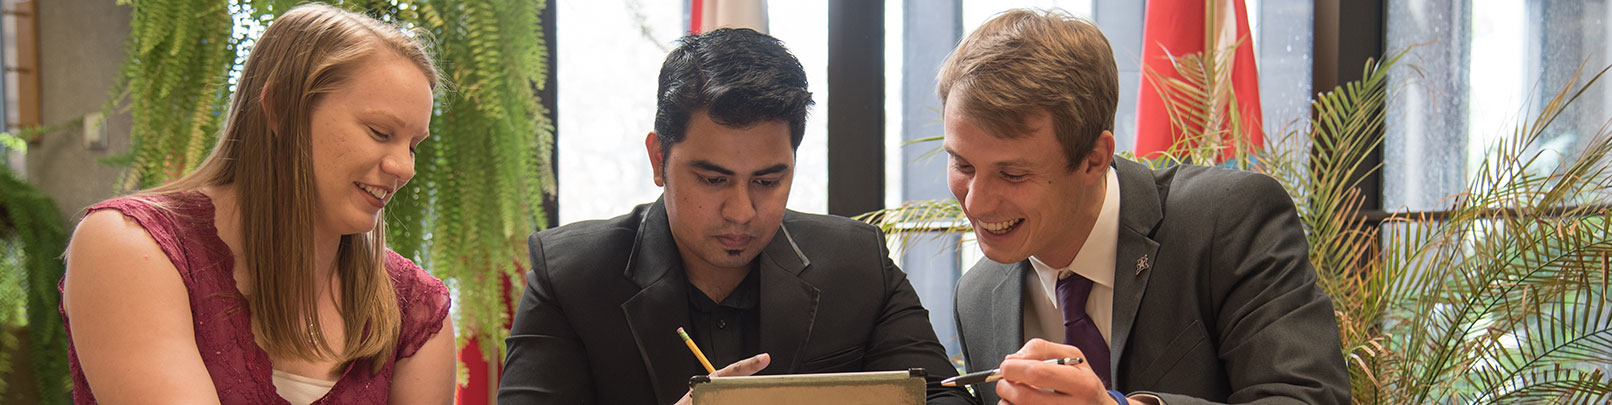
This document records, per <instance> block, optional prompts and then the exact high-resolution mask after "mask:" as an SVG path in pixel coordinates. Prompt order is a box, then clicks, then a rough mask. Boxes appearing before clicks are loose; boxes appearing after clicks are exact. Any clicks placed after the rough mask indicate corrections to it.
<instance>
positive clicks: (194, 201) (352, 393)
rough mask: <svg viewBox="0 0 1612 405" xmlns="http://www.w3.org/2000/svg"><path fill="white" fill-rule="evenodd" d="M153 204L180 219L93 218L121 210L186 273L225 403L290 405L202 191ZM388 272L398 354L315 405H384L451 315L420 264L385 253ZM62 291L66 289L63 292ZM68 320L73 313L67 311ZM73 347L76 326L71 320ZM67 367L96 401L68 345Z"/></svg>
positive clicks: (131, 205) (200, 339) (86, 396)
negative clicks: (396, 312) (397, 317)
mask: <svg viewBox="0 0 1612 405" xmlns="http://www.w3.org/2000/svg"><path fill="white" fill-rule="evenodd" d="M153 199H156V200H159V201H163V202H164V203H165V204H168V205H169V206H170V207H171V209H172V210H173V213H172V214H170V213H168V212H164V211H162V210H159V209H157V208H154V207H152V206H150V205H149V204H147V203H145V202H142V201H139V200H135V199H131V198H119V199H114V200H110V201H106V202H103V203H100V204H97V205H95V206H93V207H90V208H89V211H90V212H93V211H96V210H102V209H114V210H118V211H120V212H122V213H123V215H125V216H128V217H129V218H133V219H134V220H135V221H137V222H139V224H140V226H141V227H144V228H145V229H146V232H147V233H150V234H151V237H152V239H155V240H156V242H157V245H158V246H161V247H162V250H163V252H164V253H167V255H168V260H170V261H172V262H173V264H174V267H176V268H178V269H179V276H180V278H182V279H183V280H184V282H185V288H186V289H187V290H189V295H190V315H191V317H192V318H193V319H194V321H195V329H196V348H197V349H198V350H200V351H201V357H202V362H203V363H205V364H206V365H207V373H208V374H209V375H210V376H211V377H212V379H213V386H214V387H216V388H217V389H218V399H219V400H220V402H222V403H225V404H287V403H288V402H286V400H285V399H283V398H281V397H280V396H279V394H277V393H275V388H274V383H273V378H272V377H271V376H272V373H273V365H272V364H271V363H270V362H269V355H268V353H267V352H264V351H263V349H262V348H261V347H259V346H258V345H257V342H256V341H255V340H254V339H253V334H252V322H251V319H250V318H249V316H250V315H249V313H248V310H247V307H246V298H245V297H243V296H242V295H241V294H240V291H239V290H237V289H236V287H235V278H234V276H233V274H234V272H233V270H234V264H235V262H234V260H233V257H232V256H231V254H230V251H229V247H228V246H225V245H224V241H223V240H222V239H219V238H218V230H217V229H216V228H214V227H213V203H212V200H210V199H209V198H207V196H206V195H204V194H201V193H198V192H186V193H176V194H166V195H158V196H155V197H154V198H153ZM386 270H387V272H388V273H390V274H391V276H392V284H393V286H394V287H395V288H396V289H397V305H398V307H399V309H401V315H402V321H403V325H402V328H401V332H400V333H399V335H398V345H397V352H396V354H395V355H394V356H393V358H391V359H388V360H387V362H386V365H385V366H384V367H382V368H381V371H380V372H379V373H371V372H370V370H371V368H370V367H368V365H367V364H365V363H364V362H352V363H349V365H348V366H347V368H346V369H345V370H344V371H342V374H341V379H339V380H337V381H336V385H335V386H333V387H331V388H330V391H329V392H328V393H326V394H325V396H324V397H323V398H320V399H319V400H318V401H315V402H314V403H315V404H353V403H385V402H387V394H388V393H389V392H390V389H391V380H392V370H393V368H394V367H395V366H396V364H397V360H398V359H403V358H407V357H410V356H413V355H414V353H415V352H416V351H418V350H419V349H420V346H422V345H424V344H425V342H426V340H428V339H430V338H431V336H433V335H434V334H435V333H436V332H437V330H438V328H440V327H441V325H442V320H443V318H444V317H445V316H447V314H448V305H449V298H448V289H447V288H446V287H444V286H443V284H442V281H441V280H438V279H436V278H435V277H432V276H431V275H430V274H426V272H425V271H424V270H422V269H420V267H419V266H416V265H415V264H414V262H411V261H409V260H408V259H405V258H403V257H402V256H399V255H398V254H397V253H396V252H393V251H391V250H390V249H388V250H387V251H386ZM58 288H59V287H58ZM62 320H63V321H64V322H67V321H68V319H67V313H66V311H62ZM67 323H68V325H67V334H68V337H69V342H71V337H72V333H73V332H72V324H71V322H67ZM67 350H68V352H67V355H68V362H69V363H68V364H69V367H70V368H71V369H72V373H73V400H74V402H75V403H79V404H92V403H95V395H94V394H93V393H92V392H91V391H92V387H90V386H89V383H88V382H87V381H86V380H85V379H84V372H83V370H81V369H79V364H78V353H77V351H76V350H75V349H74V348H73V346H72V345H71V343H69V345H68V348H67Z"/></svg>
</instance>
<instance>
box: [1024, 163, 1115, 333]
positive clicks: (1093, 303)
mask: <svg viewBox="0 0 1612 405" xmlns="http://www.w3.org/2000/svg"><path fill="white" fill-rule="evenodd" d="M1107 177H1108V181H1107V183H1108V186H1107V187H1105V188H1104V192H1103V207H1102V209H1101V210H1100V211H1098V213H1097V222H1096V223H1095V224H1093V225H1092V228H1091V233H1090V234H1088V235H1086V243H1085V244H1083V245H1081V246H1080V252H1079V253H1077V254H1075V260H1073V261H1070V262H1069V266H1068V267H1064V268H1061V269H1059V268H1053V267H1052V266H1048V265H1047V264H1046V263H1043V262H1041V259H1037V258H1035V257H1034V256H1031V257H1030V265H1031V266H1032V267H1034V268H1035V277H1031V278H1028V279H1026V280H1025V281H1024V339H1025V340H1030V339H1031V338H1041V339H1045V340H1046V341H1049V342H1053V343H1063V338H1064V336H1063V312H1062V311H1059V310H1058V279H1060V278H1062V277H1065V276H1067V275H1070V274H1079V275H1081V276H1083V277H1086V278H1087V279H1090V280H1091V281H1092V288H1091V295H1090V296H1088V297H1086V315H1087V316H1090V317H1091V320H1092V323H1094V324H1096V325H1097V330H1098V331H1100V332H1102V333H1103V341H1105V342H1112V341H1113V339H1112V338H1110V337H1109V334H1110V330H1111V329H1113V320H1114V260H1115V259H1114V257H1115V255H1116V254H1117V253H1116V250H1115V249H1116V248H1117V246H1118V243H1119V176H1118V175H1116V174H1115V173H1114V168H1113V167H1109V168H1108V176H1107Z"/></svg>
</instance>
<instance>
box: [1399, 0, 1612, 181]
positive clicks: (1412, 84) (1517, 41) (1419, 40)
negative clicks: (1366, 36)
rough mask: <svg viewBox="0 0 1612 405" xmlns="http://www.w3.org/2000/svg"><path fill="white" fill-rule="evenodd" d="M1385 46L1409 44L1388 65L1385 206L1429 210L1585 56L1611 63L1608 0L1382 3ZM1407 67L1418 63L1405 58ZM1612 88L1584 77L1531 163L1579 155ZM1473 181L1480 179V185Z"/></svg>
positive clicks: (1538, 169) (1596, 65) (1550, 165)
mask: <svg viewBox="0 0 1612 405" xmlns="http://www.w3.org/2000/svg"><path fill="white" fill-rule="evenodd" d="M1387 4H1388V8H1387V19H1388V21H1387V24H1386V27H1387V33H1386V41H1387V52H1389V53H1393V52H1397V51H1400V50H1403V49H1406V48H1409V47H1413V46H1414V47H1415V48H1414V49H1413V50H1411V52H1410V53H1409V54H1408V55H1407V56H1406V57H1405V59H1403V60H1402V61H1401V62H1400V66H1398V67H1396V68H1395V69H1394V70H1393V71H1391V73H1390V80H1391V89H1390V90H1391V93H1390V96H1389V102H1390V107H1389V109H1388V111H1387V114H1388V116H1387V123H1386V124H1387V125H1386V130H1387V133H1386V143H1385V145H1384V156H1383V160H1384V161H1385V162H1393V164H1389V165H1385V167H1384V169H1383V198H1384V204H1383V206H1384V208H1385V209H1387V210H1389V211H1394V210H1411V211H1430V210H1441V209H1444V208H1446V206H1447V205H1448V204H1449V203H1450V201H1447V200H1446V199H1445V197H1447V196H1450V195H1452V194H1455V193H1458V192H1461V191H1462V190H1464V189H1465V188H1466V186H1467V183H1468V182H1469V181H1471V179H1472V177H1473V175H1474V174H1476V172H1477V169H1478V168H1479V165H1480V164H1481V163H1482V162H1483V159H1484V156H1485V154H1486V153H1487V152H1489V151H1491V150H1493V149H1494V148H1495V147H1496V145H1497V144H1498V143H1499V142H1500V141H1501V140H1503V139H1506V138H1508V137H1509V136H1510V135H1511V133H1512V130H1513V129H1514V128H1515V127H1516V126H1517V124H1518V123H1519V120H1523V121H1531V120H1532V119H1533V118H1534V117H1535V116H1536V115H1537V114H1538V113H1539V111H1540V109H1541V108H1542V107H1543V106H1544V104H1545V103H1546V102H1548V101H1549V98H1550V97H1551V96H1552V95H1553V94H1554V93H1555V92H1556V91H1557V90H1559V89H1561V88H1562V86H1564V85H1566V84H1568V80H1569V79H1570V78H1571V75H1572V73H1573V71H1575V70H1577V69H1578V67H1579V65H1580V64H1584V66H1585V70H1586V74H1585V76H1586V77H1581V78H1580V83H1582V81H1583V80H1587V79H1588V77H1587V76H1589V75H1591V74H1593V73H1594V72H1595V71H1598V70H1599V69H1600V68H1601V67H1604V66H1606V65H1607V63H1608V59H1607V53H1608V51H1612V46H1609V45H1607V44H1608V41H1607V40H1608V37H1609V34H1612V32H1609V26H1608V25H1607V24H1606V22H1605V21H1606V19H1607V18H1608V17H1609V16H1612V10H1609V8H1608V7H1607V5H1606V4H1605V2H1568V1H1545V2H1538V1H1524V0H1496V1H1482V2H1471V1H1456V0H1429V1H1407V0H1390V1H1388V2H1387ZM1412 67H1414V68H1412ZM1609 101H1612V93H1609V92H1608V91H1607V90H1605V86H1604V85H1600V86H1596V87H1592V88H1590V90H1589V92H1588V93H1586V94H1585V95H1584V96H1583V97H1581V98H1580V99H1579V101H1578V102H1576V103H1575V104H1574V105H1573V106H1572V107H1570V108H1569V110H1568V111H1567V112H1566V113H1565V114H1564V115H1562V117H1561V118H1559V119H1558V120H1557V121H1556V122H1555V123H1553V124H1551V127H1549V128H1548V129H1547V130H1546V131H1545V133H1544V134H1543V136H1542V137H1541V139H1540V140H1539V142H1538V143H1536V146H1538V147H1539V149H1538V150H1539V151H1541V152H1543V154H1542V155H1541V156H1540V159H1539V160H1538V161H1536V162H1534V164H1533V166H1530V170H1531V171H1533V172H1534V173H1538V174H1544V173H1550V172H1552V171H1555V170H1557V169H1558V168H1559V167H1560V166H1561V165H1563V164H1565V163H1567V162H1571V161H1572V160H1573V159H1575V158H1576V157H1577V153H1576V152H1575V151H1578V150H1581V149H1582V146H1583V145H1585V144H1586V143H1587V142H1589V140H1590V138H1591V137H1593V136H1594V135H1595V134H1596V133H1597V132H1598V131H1599V130H1600V129H1601V128H1602V126H1603V125H1604V124H1606V121H1605V119H1604V117H1606V116H1607V112H1608V103H1609ZM1476 186H1480V187H1481V185H1476Z"/></svg>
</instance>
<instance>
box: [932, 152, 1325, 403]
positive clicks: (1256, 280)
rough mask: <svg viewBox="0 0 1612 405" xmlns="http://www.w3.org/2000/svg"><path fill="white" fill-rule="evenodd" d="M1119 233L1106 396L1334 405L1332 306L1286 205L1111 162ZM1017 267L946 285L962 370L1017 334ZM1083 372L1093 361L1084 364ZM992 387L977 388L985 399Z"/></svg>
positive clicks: (1214, 183)
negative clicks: (952, 290) (1110, 384)
mask: <svg viewBox="0 0 1612 405" xmlns="http://www.w3.org/2000/svg"><path fill="white" fill-rule="evenodd" d="M1114 169H1115V172H1116V175H1117V176H1118V177H1119V184H1120V187H1119V191H1120V209H1119V216H1120V222H1119V224H1120V226H1119V240H1118V242H1119V243H1118V246H1117V250H1118V251H1117V252H1116V253H1117V254H1116V255H1115V267H1114V318H1113V324H1112V333H1111V336H1112V338H1111V339H1110V342H1109V343H1110V345H1109V353H1110V358H1111V361H1112V364H1108V365H1107V366H1108V367H1109V369H1110V375H1112V376H1114V384H1115V387H1116V388H1117V389H1118V390H1119V391H1121V392H1125V393H1128V394H1129V393H1136V392H1148V393H1153V394H1155V395H1158V396H1160V397H1161V398H1162V399H1164V400H1165V402H1167V403H1169V404H1172V405H1175V404H1183V403H1201V402H1267V403H1278V402H1283V403H1301V402H1302V403H1310V404H1343V403H1348V402H1349V374H1348V371H1347V369H1346V365H1345V363H1344V359H1343V354H1342V350H1341V344H1340V343H1339V338H1338V326H1337V321H1336V320H1335V319H1334V318H1333V311H1332V301H1331V299H1330V298H1328V297H1327V296H1326V294H1324V293H1322V291H1321V290H1320V288H1318V287H1317V286H1316V285H1315V282H1316V275H1315V270H1314V269H1313V268H1312V267H1311V266H1310V262H1309V253H1308V247H1307V246H1306V243H1305V238H1304V230H1303V228H1302V227H1301V226H1300V224H1299V220H1298V216H1297V214H1296V212H1295V211H1294V209H1293V203H1292V200H1291V199H1290V198H1289V197H1288V194H1287V193H1286V191H1285V190H1283V189H1282V187H1281V185H1280V184H1278V183H1277V182H1276V181H1275V180H1273V179H1271V178H1269V177H1266V176H1264V175H1260V174H1256V173H1252V172H1244V171H1235V170H1229V169H1222V168H1211V167H1204V166H1191V165H1179V166H1174V167H1171V168H1167V169H1163V170H1158V171H1154V170H1151V169H1148V168H1147V167H1146V166H1143V165H1141V164H1138V163H1135V162H1131V161H1128V160H1124V159H1120V158H1115V159H1114ZM1034 272H1035V270H1034V269H1033V268H1032V267H1031V266H1030V263H1029V261H1028V260H1026V261H1023V262H1019V263H1013V264H1002V263H996V262H993V261H991V260H989V259H984V260H981V261H980V262H979V263H977V264H975V265H974V268H973V269H972V270H970V271H968V272H967V273H964V274H963V277H962V279H961V280H959V281H958V286H957V295H956V297H957V298H956V308H957V312H956V315H957V325H958V329H959V334H960V335H961V340H962V344H963V351H964V356H965V358H966V360H967V363H968V369H969V370H970V371H977V370H988V369H991V368H995V367H997V365H998V364H1000V363H1001V361H1002V357H1003V356H1006V355H1008V354H1010V353H1013V352H1015V351H1018V349H1019V348H1020V347H1021V346H1023V345H1024V342H1025V341H1026V340H1027V339H1026V338H1025V336H1024V331H1023V329H1022V326H1023V319H1024V317H1023V313H1024V312H1023V308H1024V291H1023V290H1024V282H1025V279H1026V278H1027V277H1033V273H1034ZM1093 366H1096V365H1093ZM995 389H996V387H995V384H994V383H993V384H989V385H983V386H979V388H977V389H976V392H978V393H980V394H981V396H982V397H983V398H984V399H985V402H986V403H996V401H997V397H996V391H995Z"/></svg>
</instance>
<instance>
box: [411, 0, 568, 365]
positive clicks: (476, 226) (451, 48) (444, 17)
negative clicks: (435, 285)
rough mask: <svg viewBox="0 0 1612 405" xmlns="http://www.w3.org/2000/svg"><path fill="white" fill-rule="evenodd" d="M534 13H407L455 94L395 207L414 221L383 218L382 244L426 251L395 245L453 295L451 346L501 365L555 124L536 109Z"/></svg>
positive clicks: (474, 3)
mask: <svg viewBox="0 0 1612 405" xmlns="http://www.w3.org/2000/svg"><path fill="white" fill-rule="evenodd" d="M543 6H544V4H543V3H542V2H531V1H512V0H458V1H431V2H419V3H415V4H414V6H413V7H411V8H414V9H417V13H416V15H415V18H417V19H418V20H416V21H415V23H416V24H417V26H420V27H426V28H428V29H429V30H430V31H431V34H432V36H433V37H434V41H435V50H436V52H437V58H438V63H439V66H441V68H442V70H443V71H444V72H445V73H446V75H447V77H448V78H449V80H450V82H451V83H452V84H453V86H454V90H453V91H449V92H445V93H444V94H442V95H441V96H439V97H438V108H437V110H438V114H437V115H436V116H435V117H433V118H432V120H431V126H432V133H433V134H434V135H433V137H434V138H436V139H434V140H432V141H428V142H427V143H426V144H429V146H425V145H426V144H422V148H421V150H420V152H419V155H417V157H416V173H417V174H416V176H415V180H414V182H416V183H417V184H411V185H410V187H416V190H415V191H413V192H411V194H410V195H409V196H407V198H406V201H404V203H403V205H402V206H401V207H400V208H402V209H406V210H409V211H411V212H417V213H420V214H421V215H420V216H405V215H401V213H395V215H392V216H390V218H391V223H389V225H390V226H391V228H390V229H393V230H394V231H392V235H390V236H391V237H392V239H389V240H401V239H405V238H412V240H422V241H425V242H424V243H422V244H418V245H399V246H402V247H403V248H404V249H407V250H409V251H411V252H412V254H416V255H419V254H422V253H427V252H429V256H430V259H429V261H428V263H429V264H430V265H431V267H430V269H431V272H432V274H435V275H437V276H439V277H443V278H444V279H448V280H450V282H451V283H452V284H453V285H454V286H455V288H456V290H457V291H458V298H457V300H456V301H455V305H456V306H458V308H459V311H458V314H459V317H458V318H457V319H456V324H457V327H458V328H459V332H460V333H459V336H460V338H461V339H462V340H464V339H468V340H474V341H476V343H477V345H478V346H479V347H481V348H482V350H483V354H484V356H485V357H486V358H488V359H497V358H502V356H503V349H502V348H503V337H504V335H505V334H507V332H506V330H505V326H504V325H505V324H506V322H507V321H508V318H507V316H508V315H507V312H508V311H509V306H508V305H506V300H508V299H510V298H511V297H512V295H511V294H514V296H518V294H519V291H520V290H519V289H512V288H511V287H512V286H516V285H518V284H516V282H517V281H518V280H521V275H520V273H521V272H522V269H521V263H524V262H525V261H526V251H525V247H526V244H525V238H526V235H527V234H529V233H531V232H532V231H533V230H535V229H541V228H544V227H547V226H548V224H547V223H546V218H547V214H546V213H545V212H543V208H542V201H543V198H544V197H545V196H546V195H548V194H549V193H552V192H553V190H554V175H553V168H552V167H551V166H550V163H549V162H550V158H549V157H550V156H552V153H553V142H554V141H553V139H554V138H553V136H554V135H553V132H554V125H553V124H552V123H551V122H549V121H548V118H547V117H548V112H547V111H545V110H544V109H543V108H542V103H541V102H540V100H538V98H537V91H538V90H541V86H543V83H544V82H545V81H546V80H547V77H548V74H549V72H548V71H547V68H546V66H547V65H546V60H545V58H544V56H543V55H546V53H547V49H546V45H545V43H544V41H543V38H542V37H541V22H540V21H538V19H537V16H538V11H539V10H541V9H542V8H543ZM399 197H403V196H401V195H400V196H399ZM425 218H429V219H425ZM421 236H426V237H424V238H422V237H421ZM409 243H412V242H409ZM400 252H402V250H400ZM414 257H419V256H414ZM511 291H514V292H513V293H512V292H511Z"/></svg>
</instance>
